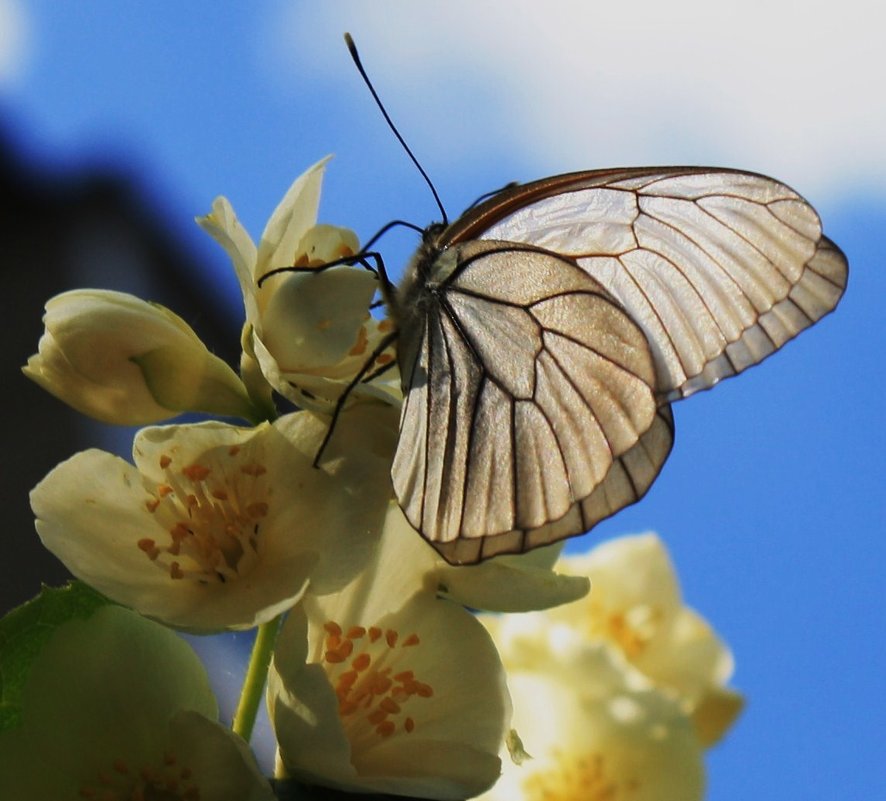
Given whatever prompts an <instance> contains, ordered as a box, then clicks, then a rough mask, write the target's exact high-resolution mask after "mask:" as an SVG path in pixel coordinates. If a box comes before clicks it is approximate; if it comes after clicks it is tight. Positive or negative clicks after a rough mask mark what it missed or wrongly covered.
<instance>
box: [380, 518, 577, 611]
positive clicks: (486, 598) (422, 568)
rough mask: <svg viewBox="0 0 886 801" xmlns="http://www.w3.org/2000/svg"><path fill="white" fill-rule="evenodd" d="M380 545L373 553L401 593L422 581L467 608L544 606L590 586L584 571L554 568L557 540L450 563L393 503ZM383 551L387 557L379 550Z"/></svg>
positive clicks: (566, 599) (571, 598) (559, 546)
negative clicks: (576, 572)
mask: <svg viewBox="0 0 886 801" xmlns="http://www.w3.org/2000/svg"><path fill="white" fill-rule="evenodd" d="M381 549H382V550H381V551H380V552H379V553H380V555H379V557H377V558H379V559H385V560H386V561H387V563H388V565H389V567H387V568H386V575H387V579H386V580H387V581H388V582H389V583H391V582H395V581H398V582H399V585H400V586H401V587H402V589H401V590H400V592H402V593H404V594H409V593H411V592H413V591H414V589H415V588H416V587H418V586H424V587H425V588H427V589H428V590H430V591H432V592H436V593H437V594H438V595H441V596H443V597H445V598H449V599H451V600H453V601H455V602H456V603H459V604H462V605H463V606H467V607H469V608H471V609H483V610H486V611H491V612H526V611H530V610H535V609H547V608H549V607H551V606H557V605H558V604H565V603H569V602H571V601H575V600H577V599H579V598H582V597H584V596H585V595H587V593H588V590H589V589H590V582H589V581H588V579H587V578H586V577H585V576H575V575H565V574H562V573H557V572H555V571H554V566H555V563H556V561H557V557H558V556H559V554H560V551H561V550H562V544H561V543H558V544H556V545H551V546H547V547H545V548H536V549H534V550H532V551H529V552H528V553H525V554H519V555H516V556H510V555H505V556H496V557H495V558H493V559H487V560H486V561H484V562H481V563H480V564H476V565H463V566H455V565H450V564H449V563H448V562H446V561H445V560H444V559H443V558H442V557H441V556H440V555H439V554H438V553H437V551H436V550H435V549H434V548H432V547H431V546H430V545H429V544H428V543H427V542H426V541H425V540H424V539H423V538H422V536H421V535H420V534H419V533H418V532H417V531H416V530H415V529H414V528H412V526H410V525H409V521H408V520H407V519H406V517H405V515H404V514H403V512H402V511H401V509H400V507H399V506H397V504H396V503H392V504H391V505H390V507H389V509H388V516H387V519H386V520H385V527H384V534H383V536H382V542H381ZM386 550H389V551H390V555H389V556H384V555H382V553H383V552H384V551H386ZM395 576H396V577H397V578H395Z"/></svg>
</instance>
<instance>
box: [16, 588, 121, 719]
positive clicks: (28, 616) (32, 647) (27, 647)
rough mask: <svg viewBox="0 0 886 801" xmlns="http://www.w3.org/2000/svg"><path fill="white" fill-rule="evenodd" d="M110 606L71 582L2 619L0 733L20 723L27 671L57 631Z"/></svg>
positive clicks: (43, 592) (88, 590) (41, 595)
mask: <svg viewBox="0 0 886 801" xmlns="http://www.w3.org/2000/svg"><path fill="white" fill-rule="evenodd" d="M110 603H111V601H109V600H108V599H107V598H105V597H104V596H102V595H100V594H99V593H97V592H96V591H95V590H93V589H92V588H90V587H88V586H87V585H86V584H83V583H82V582H79V581H72V582H70V583H69V584H67V585H66V586H65V587H44V588H43V589H42V590H41V591H40V594H39V595H38V596H37V597H36V598H33V599H31V600H30V601H28V602H27V603H24V604H22V605H21V606H19V607H18V608H17V609H13V610H12V611H11V612H10V613H9V614H7V615H6V616H5V617H3V618H2V619H0V731H5V730H6V729H10V728H13V727H15V726H17V725H18V724H19V723H20V722H21V708H20V704H21V696H22V693H23V691H24V687H25V684H26V683H27V680H28V671H29V670H30V667H31V664H32V663H33V661H34V659H35V658H36V657H37V655H38V654H39V653H40V650H41V649H42V648H43V645H44V644H45V643H46V641H47V640H48V639H49V637H50V636H51V635H52V633H53V632H54V631H55V629H56V628H57V627H58V626H60V625H61V624H62V623H65V622H67V621H68V620H73V619H75V618H80V619H86V618H89V617H91V616H92V614H93V613H94V612H95V611H96V610H97V609H99V608H100V607H102V606H105V605H107V604H110Z"/></svg>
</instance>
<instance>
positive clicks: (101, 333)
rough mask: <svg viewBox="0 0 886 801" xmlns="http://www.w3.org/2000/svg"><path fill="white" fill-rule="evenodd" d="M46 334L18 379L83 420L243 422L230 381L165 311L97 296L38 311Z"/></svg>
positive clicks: (235, 383) (244, 409)
mask: <svg viewBox="0 0 886 801" xmlns="http://www.w3.org/2000/svg"><path fill="white" fill-rule="evenodd" d="M43 322H44V323H45V326H46V330H45V332H44V334H43V336H42V337H41V338H40V343H39V347H38V350H39V352H38V353H37V354H35V355H34V356H32V357H31V358H30V359H28V364H27V366H25V367H24V368H22V369H23V372H24V374H25V375H26V376H28V377H29V378H31V379H32V380H34V381H36V382H37V383H38V384H39V385H40V386H42V387H43V388H44V389H45V390H47V391H48V392H51V393H52V394H53V395H55V396H56V397H57V398H59V399H60V400H63V401H64V402H65V403H67V404H68V405H70V406H72V407H74V408H75V409H76V410H77V411H79V412H82V413H83V414H86V415H89V416H90V417H94V418H96V419H98V420H101V421H103V422H105V423H117V424H120V425H143V424H145V423H152V422H157V421H159V420H165V419H168V418H170V417H174V416H175V415H177V414H180V413H181V412H186V411H199V412H208V413H212V414H219V415H225V416H237V417H242V418H244V419H250V418H251V416H252V415H253V413H254V410H253V407H252V405H251V404H250V401H249V397H248V395H247V393H246V389H245V387H244V386H243V384H242V382H241V381H240V379H239V378H238V377H237V375H236V374H235V373H234V372H233V371H232V370H231V368H230V367H228V365H227V364H225V363H224V362H223V361H222V360H221V359H219V358H218V357H217V356H214V355H213V354H211V353H210V352H209V351H208V350H207V349H206V346H205V345H204V344H203V342H201V340H200V339H199V337H198V336H197V335H196V334H195V333H194V331H193V330H192V329H191V327H190V326H189V325H188V324H187V323H186V322H185V321H184V320H182V319H181V318H180V317H178V316H177V315H175V314H173V313H172V312H171V311H170V310H169V309H166V308H164V307H163V306H160V305H159V304H155V303H148V302H147V301H144V300H140V299H139V298H136V297H134V296H133V295H127V294H124V293H122V292H111V291H107V290H98V289H81V290H74V291H71V292H65V293H63V294H61V295H57V296H56V297H54V298H52V299H51V300H50V301H49V302H48V303H47V304H46V314H45V315H44V317H43Z"/></svg>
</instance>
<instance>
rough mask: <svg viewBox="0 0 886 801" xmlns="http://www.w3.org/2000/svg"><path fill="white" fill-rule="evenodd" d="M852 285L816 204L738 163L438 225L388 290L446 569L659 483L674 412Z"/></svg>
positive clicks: (420, 496)
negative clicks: (729, 167)
mask: <svg viewBox="0 0 886 801" xmlns="http://www.w3.org/2000/svg"><path fill="white" fill-rule="evenodd" d="M846 278H847V263H846V259H845V257H844V256H843V254H842V252H841V251H840V250H839V248H837V246H836V245H835V244H834V243H833V242H831V241H830V240H829V239H827V237H825V236H824V235H823V234H822V230H821V223H820V220H819V218H818V215H817V214H816V212H815V210H814V209H813V208H812V207H811V206H810V205H809V204H808V203H806V201H804V200H803V199H802V198H801V197H800V196H799V195H797V194H796V193H795V192H793V191H792V190H791V189H789V188H788V187H786V186H784V185H783V184H781V183H778V182H777V181H774V180H772V179H771V178H765V177H763V176H760V175H754V174H751V173H746V172H738V171H731V170H720V169H709V168H696V167H686V168H679V167H678V168H674V167H667V168H638V169H620V170H600V171H593V172H580V173H573V174H569V175H560V176H556V177H553V178H546V179H543V180H541V181H537V182H535V183H531V184H526V185H523V186H515V187H511V188H509V189H506V190H504V191H502V192H500V193H498V194H496V195H494V196H493V197H492V198H490V199H489V200H487V201H485V202H484V203H482V204H480V205H478V206H476V207H474V208H473V209H471V210H470V211H469V212H467V213H466V214H465V215H464V216H462V217H461V218H460V219H458V220H456V221H455V222H454V223H452V224H451V225H445V226H444V225H435V226H431V227H430V228H428V229H427V230H426V231H425V234H424V242H423V245H422V247H421V248H420V250H419V252H418V253H417V255H416V257H415V259H414V260H413V263H412V264H411V266H410V268H409V271H408V273H407V275H406V278H405V279H404V281H403V283H402V285H401V286H400V287H399V289H398V290H396V291H395V290H394V289H393V288H392V287H389V286H386V287H385V295H386V300H387V303H388V306H389V309H390V312H391V315H392V317H393V319H394V322H395V324H396V326H397V335H398V345H397V347H398V362H399V366H400V371H401V376H402V385H403V392H404V397H405V400H404V405H403V411H402V416H401V420H400V439H399V444H398V446H397V451H396V455H395V458H394V465H393V469H392V478H393V483H394V490H395V492H396V495H397V498H398V500H399V502H400V505H401V507H402V508H403V511H404V513H405V514H406V517H407V518H408V520H409V522H410V523H411V524H412V525H413V526H414V527H415V528H416V529H418V530H419V531H420V532H421V533H422V534H423V535H424V537H426V538H427V539H428V540H429V541H430V542H431V544H432V545H433V546H434V547H435V548H436V549H437V550H438V551H439V552H440V554H441V555H442V556H443V557H444V558H445V559H447V560H448V561H450V562H453V563H472V562H477V561H479V560H482V559H486V558H488V557H490V556H494V555H495V554H499V553H514V552H521V551H525V550H528V549H530V548H533V547H536V546H540V545H544V544H547V543H550V542H553V541H556V540H560V539H563V538H565V537H570V536H573V535H576V534H580V533H582V532H585V531H587V530H588V529H590V528H591V527H592V526H593V525H594V524H595V523H597V522H598V521H600V520H602V519H603V518H605V517H608V516H609V515H611V514H613V513H614V512H616V511H618V510H619V509H621V508H622V507H624V506H626V505H628V504H630V503H633V502H634V501H636V500H638V499H639V498H640V497H642V495H643V494H644V493H645V492H646V490H647V489H648V488H649V486H650V485H651V483H652V482H653V480H654V479H655V477H656V475H657V474H658V472H659V470H660V469H661V466H662V464H663V463H664V461H665V459H666V458H667V456H668V453H669V452H670V448H671V445H672V442H673V434H674V429H673V419H672V417H671V412H670V406H669V404H670V402H671V401H674V400H678V399H680V398H684V397H686V396H688V395H691V394H692V393H693V392H696V391H698V390H701V389H706V388H708V387H711V386H713V385H714V384H716V383H717V382H718V381H720V380H721V379H723V378H727V377H729V376H731V375H735V374H737V373H739V372H741V371H742V370H744V369H745V368H747V367H750V366H751V365H753V364H756V363H757V362H759V361H761V360H762V359H764V358H765V357H766V356H768V355H769V354H770V353H772V352H773V351H775V350H777V349H778V348H780V347H781V346H782V345H783V344H784V343H785V342H786V341H787V340H789V339H791V338H792V337H794V336H796V335H797V334H798V333H800V331H802V330H803V329H805V328H807V327H809V326H810V325H812V324H813V323H814V322H815V321H816V320H818V319H819V318H820V317H822V316H823V315H825V314H827V313H828V312H829V311H831V310H832V309H833V308H834V307H835V306H836V304H837V302H838V301H839V299H840V296H841V295H842V293H843V290H844V288H845V286H846Z"/></svg>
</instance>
